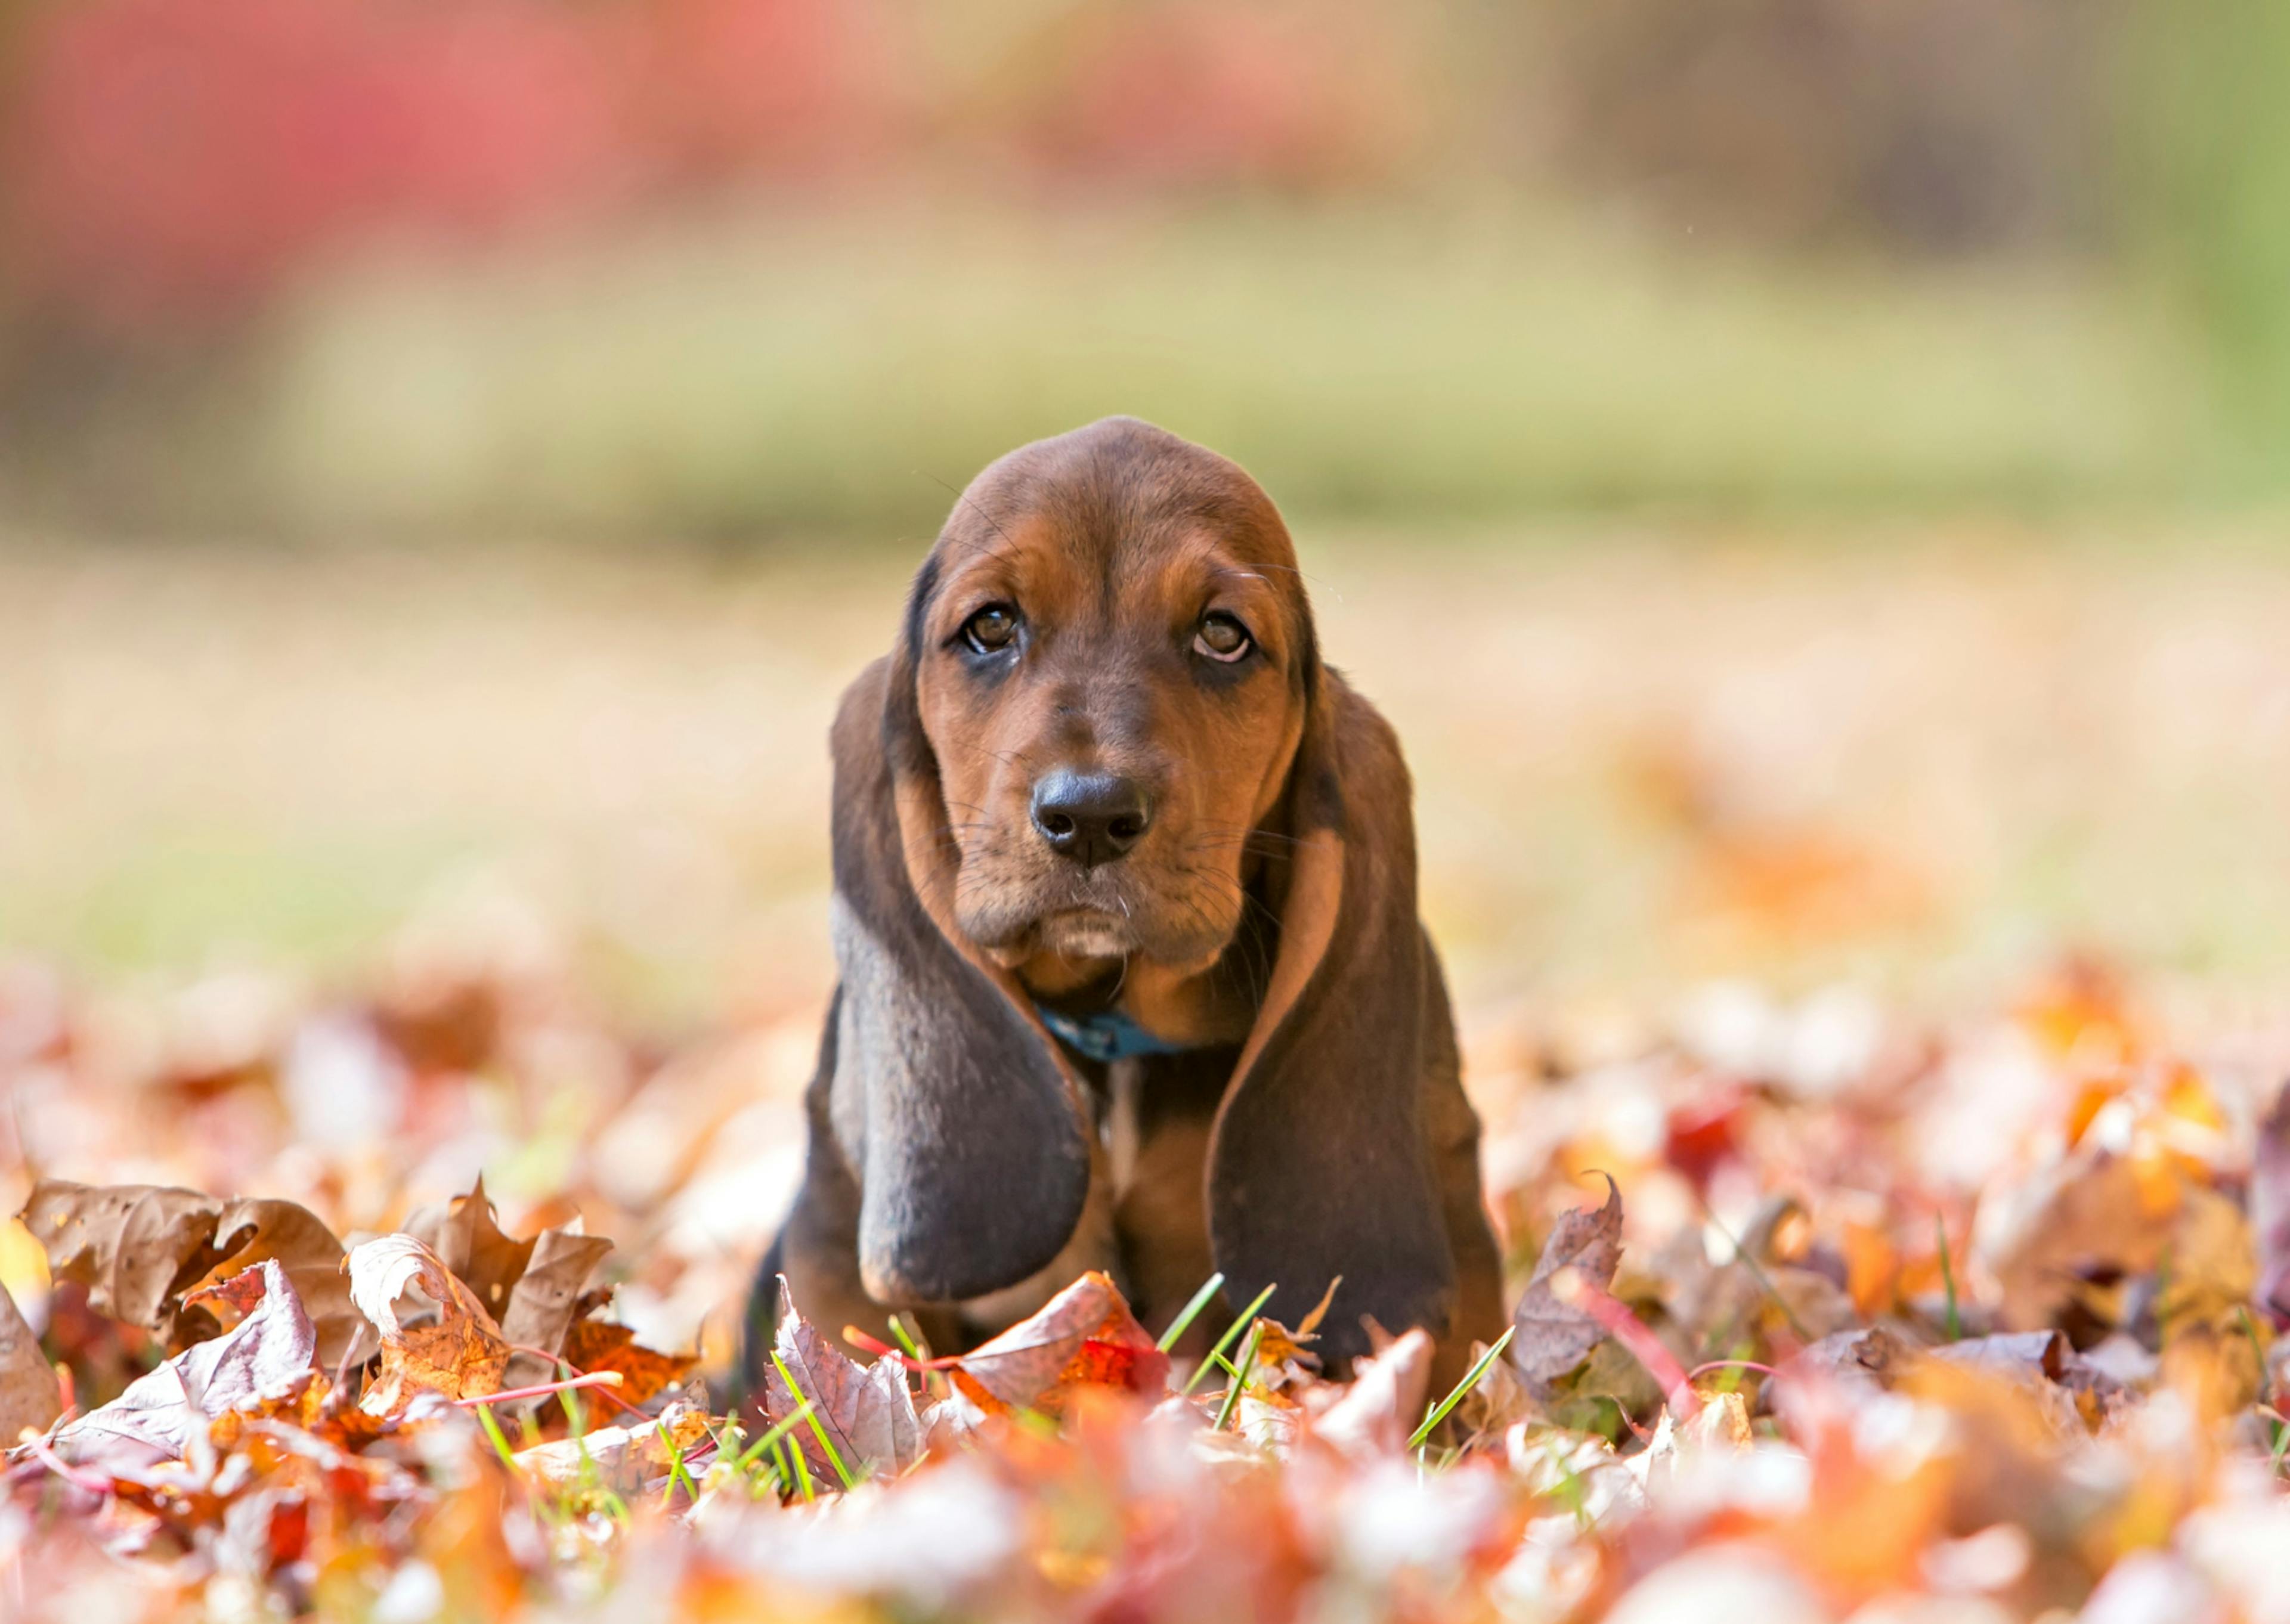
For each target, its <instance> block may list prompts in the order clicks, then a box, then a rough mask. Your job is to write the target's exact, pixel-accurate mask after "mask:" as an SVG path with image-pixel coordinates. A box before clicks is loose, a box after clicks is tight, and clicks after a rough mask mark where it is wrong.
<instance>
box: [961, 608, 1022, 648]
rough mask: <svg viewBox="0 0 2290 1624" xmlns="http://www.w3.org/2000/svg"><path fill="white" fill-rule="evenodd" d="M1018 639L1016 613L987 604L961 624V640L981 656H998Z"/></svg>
mask: <svg viewBox="0 0 2290 1624" xmlns="http://www.w3.org/2000/svg"><path fill="white" fill-rule="evenodd" d="M1017 637H1018V612H1017V611H1016V610H1015V609H1013V608H1012V607H1011V606H1010V605H1009V604H987V605H986V607H985V608H983V609H981V610H980V611H979V612H977V613H976V614H974V615H972V616H971V617H970V619H968V620H965V621H964V622H963V623H962V640H963V641H964V642H965V643H967V644H970V646H971V647H972V648H973V649H975V650H976V651H977V652H980V653H981V654H998V653H1000V652H1002V651H1003V650H1004V649H1006V648H1008V647H1009V646H1010V645H1011V644H1013V643H1014V642H1015V641H1017Z"/></svg>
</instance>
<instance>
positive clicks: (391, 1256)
mask: <svg viewBox="0 0 2290 1624" xmlns="http://www.w3.org/2000/svg"><path fill="white" fill-rule="evenodd" d="M349 1276H350V1298H351V1300H352V1301H354V1302H355V1303H356V1305H357V1308H358V1311H359V1312H360V1313H361V1314H364V1316H366V1318H368V1319H369V1320H372V1322H373V1324H374V1327H375V1329H376V1330H378V1331H380V1332H381V1374H380V1380H377V1381H376V1382H375V1384H374V1386H373V1388H372V1390H371V1391H369V1392H368V1393H367V1394H366V1396H365V1399H364V1404H362V1406H361V1407H362V1408H364V1410H365V1411H367V1412H369V1413H371V1414H374V1415H395V1414H397V1413H399V1412H402V1411H403V1410H404V1408H405V1406H406V1405H407V1404H411V1403H412V1401H413V1399H414V1397H415V1396H417V1395H419V1394H421V1393H425V1392H427V1393H437V1394H441V1395H443V1396H444V1397H447V1398H482V1397H484V1396H485V1395H486V1394H488V1393H498V1392H500V1388H501V1374H502V1372H504V1371H505V1370H506V1369H507V1368H508V1354H509V1350H508V1343H506V1342H504V1341H503V1340H501V1334H500V1326H498V1325H496V1324H493V1318H492V1315H490V1314H488V1313H486V1312H485V1308H484V1304H483V1303H481V1302H479V1301H478V1300H476V1296H475V1294H474V1293H472V1292H470V1290H469V1288H468V1286H466V1285H463V1284H461V1282H460V1280H459V1279H458V1278H457V1277H455V1276H454V1274H453V1272H452V1270H451V1269H449V1268H446V1267H445V1266H444V1264H443V1263H441V1262H439V1261H438V1260H437V1254H436V1252H432V1251H430V1250H429V1248H428V1247H427V1246H425V1245H423V1244H421V1243H420V1241H418V1240H416V1239H414V1238H413V1236H410V1235H385V1236H381V1237H380V1239H378V1240H372V1241H368V1242H366V1243H365V1244H364V1245H363V1246H360V1247H357V1248H356V1250H354V1251H353V1252H351V1253H350V1256H349ZM414 1285H419V1286H420V1288H421V1290H422V1291H423V1292H425V1293H427V1294H428V1297H429V1299H430V1300H432V1301H433V1302H435V1303H436V1305H437V1318H436V1321H435V1323H433V1324H421V1325H406V1324H403V1323H402V1322H401V1321H400V1320H399V1319H398V1316H397V1307H396V1305H397V1300H398V1298H399V1297H400V1296H402V1295H403V1294H404V1292H405V1291H406V1290H407V1288H408V1287H411V1286H414Z"/></svg>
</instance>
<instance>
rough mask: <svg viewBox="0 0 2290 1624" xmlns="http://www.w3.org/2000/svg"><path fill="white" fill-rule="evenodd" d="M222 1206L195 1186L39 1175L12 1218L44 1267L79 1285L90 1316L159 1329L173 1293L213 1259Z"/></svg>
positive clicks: (172, 1303)
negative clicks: (37, 1247)
mask: <svg viewBox="0 0 2290 1624" xmlns="http://www.w3.org/2000/svg"><path fill="white" fill-rule="evenodd" d="M222 1210H223V1204H222V1203H221V1202H219V1201H216V1200H214V1199H212V1197H210V1196H202V1195H201V1194H199V1193H198V1192H197V1191H196V1190H186V1189H174V1188H164V1187H161V1186H158V1185H152V1184H114V1185H102V1186H98V1185H88V1184H71V1183H67V1182H65V1181H64V1180H60V1179H43V1180H40V1182H39V1183H38V1184H37V1185H36V1186H34V1187H33V1189H32V1195H31V1199H29V1200H28V1201H27V1202H26V1203H25V1204H24V1210H23V1212H20V1213H19V1214H18V1217H19V1218H20V1219H21V1220H22V1221H23V1224H24V1227H25V1228H28V1229H29V1230H30V1231H31V1232H32V1234H33V1236H35V1237H36V1239H37V1240H38V1241H39V1243H40V1244H41V1246H42V1247H43V1248H44V1250H45V1251H46V1252H47V1254H48V1269H49V1272H50V1273H51V1274H52V1275H53V1276H55V1277H56V1278H57V1279H59V1280H75V1281H77V1282H78V1283H79V1284H82V1285H84V1286H86V1287H87V1288H88V1302H89V1304H90V1306H91V1307H92V1308H94V1309H95V1311H96V1312H97V1313H99V1314H104V1315H108V1316H110V1317H112V1318H113V1319H120V1320H125V1321H126V1322H127V1323H128V1324H132V1325H140V1326H141V1327H143V1328H144V1329H145V1330H147V1331H161V1332H164V1331H165V1330H166V1329H167V1327H168V1324H169V1322H170V1321H171V1320H172V1318H173V1317H174V1313H175V1297H176V1295H177V1293H178V1292H180V1291H181V1290H182V1289H183V1287H184V1286H185V1285H187V1284H189V1283H190V1282H192V1281H195V1280H196V1279H197V1278H198V1277H199V1276H201V1275H202V1274H204V1273H205V1272H206V1270H207V1268H208V1266H209V1265H210V1264H212V1262H214V1261H215V1258H214V1257H213V1255H212V1251H213V1246H212V1243H213V1240H214V1228H215V1219H216V1218H217V1217H218V1216H220V1213H221V1212H222Z"/></svg>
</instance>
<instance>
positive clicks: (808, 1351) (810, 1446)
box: [764, 1276, 926, 1484]
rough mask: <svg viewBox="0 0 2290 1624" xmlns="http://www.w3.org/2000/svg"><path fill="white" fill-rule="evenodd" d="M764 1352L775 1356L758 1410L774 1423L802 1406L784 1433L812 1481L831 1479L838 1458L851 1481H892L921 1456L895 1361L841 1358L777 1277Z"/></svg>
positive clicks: (910, 1399)
mask: <svg viewBox="0 0 2290 1624" xmlns="http://www.w3.org/2000/svg"><path fill="white" fill-rule="evenodd" d="M772 1347H773V1352H775V1353H776V1354H777V1355H778V1356H779V1358H778V1362H777V1363H776V1364H773V1366H772V1367H771V1368H770V1369H768V1370H766V1371H765V1372H764V1413H765V1417H766V1418H767V1419H769V1420H772V1421H774V1422H777V1421H782V1420H786V1419H787V1418H788V1417H789V1416H791V1415H793V1414H794V1413H795V1412H797V1411H798V1410H800V1409H801V1408H802V1407H803V1405H804V1404H805V1403H806V1402H808V1403H809V1404H810V1405H811V1406H812V1409H811V1414H810V1416H809V1418H808V1419H807V1420H803V1421H798V1422H797V1423H796V1424H795V1425H794V1426H793V1427H792V1428H789V1431H788V1436H789V1439H791V1440H792V1441H793V1442H794V1443H795V1444H796V1446H797V1448H799V1449H801V1450H802V1451H803V1453H804V1459H805V1460H806V1461H807V1462H809V1464H810V1466H811V1470H812V1476H813V1477H814V1478H816V1479H818V1480H819V1481H821V1482H823V1483H828V1484H834V1483H837V1482H839V1481H840V1478H839V1476H838V1475H837V1461H838V1460H839V1461H840V1464H841V1468H842V1470H843V1471H845V1472H848V1473H849V1474H850V1475H851V1476H852V1478H853V1480H854V1481H855V1480H856V1479H857V1478H858V1477H859V1476H861V1473H865V1474H869V1475H872V1476H897V1475H898V1474H899V1473H901V1472H903V1471H905V1470H906V1469H907V1468H909V1467H910V1466H912V1465H914V1464H915V1462H916V1461H917V1460H921V1459H922V1458H923V1454H924V1452H925V1447H926V1445H925V1441H924V1433H923V1424H922V1420H921V1419H920V1417H918V1416H917V1414H916V1412H915V1400H914V1395H913V1394H912V1393H910V1392H909V1391H908V1390H907V1372H906V1370H905V1367H904V1366H902V1365H901V1364H900V1362H899V1360H898V1358H897V1356H895V1355H892V1354H885V1355H884V1356H882V1357H881V1358H879V1359H877V1361H875V1363H874V1364H872V1365H871V1366H864V1367H862V1366H861V1365H860V1364H857V1363H856V1362H855V1361H853V1359H851V1358H849V1357H848V1356H845V1354H843V1353H842V1352H841V1351H840V1350H839V1349H837V1348H836V1347H835V1346H834V1344H832V1343H831V1342H829V1340H827V1339H826V1338H825V1337H823V1336H821V1334H820V1333H819V1332H818V1330H817V1329H816V1328H815V1327H814V1326H813V1324H811V1322H810V1321H809V1320H806V1319H805V1318H804V1316H802V1314H801V1313H800V1312H798V1311H797V1308H796V1306H795V1299H794V1297H793V1296H792V1295H790V1294H789V1291H788V1287H787V1279H786V1277H785V1276H781V1279H780V1319H779V1328H778V1330H777V1331H776V1332H774V1333H773V1340H772ZM781 1364H784V1365H785V1366H786V1367H787V1369H786V1373H785V1375H782V1374H781V1371H780V1368H779V1367H780V1365H781ZM789 1377H792V1378H793V1379H794V1382H795V1384H796V1386H797V1387H799V1388H802V1395H801V1396H800V1397H798V1396H797V1394H796V1392H795V1391H794V1389H793V1388H790V1387H789V1380H788V1379H789ZM813 1421H816V1422H817V1423H818V1424H819V1432H823V1433H825V1434H826V1442H825V1443H822V1442H821V1439H820V1436H819V1433H818V1432H813V1430H812V1427H811V1424H810V1423H811V1422H813ZM830 1444H831V1445H832V1446H833V1448H832V1452H831V1453H830V1451H829V1445H830Z"/></svg>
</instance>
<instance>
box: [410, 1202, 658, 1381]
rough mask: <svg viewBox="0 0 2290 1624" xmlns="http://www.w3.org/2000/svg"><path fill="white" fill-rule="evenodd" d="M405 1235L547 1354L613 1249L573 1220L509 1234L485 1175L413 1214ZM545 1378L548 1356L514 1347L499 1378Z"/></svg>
mask: <svg viewBox="0 0 2290 1624" xmlns="http://www.w3.org/2000/svg"><path fill="white" fill-rule="evenodd" d="M404 1233H406V1234H408V1235H411V1236H413V1237H415V1238H416V1239H417V1240H420V1242H421V1243H422V1244H425V1245H427V1246H428V1248H429V1250H430V1251H431V1252H435V1253H436V1255H437V1259H438V1260H439V1261H440V1262H442V1263H444V1266H445V1267H446V1268H449V1269H451V1270H452V1272H453V1273H454V1275H455V1276H458V1277H459V1278H460V1281H461V1282H462V1284H465V1285H467V1286H468V1288H469V1290H470V1291H471V1292H473V1293H475V1295H476V1299H477V1300H478V1301H479V1302H481V1303H483V1304H484V1308H485V1311H486V1312H487V1313H489V1314H491V1315H492V1316H493V1317H494V1318H495V1320H496V1321H498V1322H499V1324H500V1332H501V1336H502V1338H503V1340H506V1341H508V1342H509V1343H511V1344H512V1345H513V1346H514V1347H516V1348H540V1349H542V1350H543V1351H544V1352H547V1353H551V1354H555V1353H561V1352H563V1351H564V1335H565V1332H567V1331H568V1330H570V1329H571V1328H572V1325H573V1321H574V1320H575V1319H576V1318H577V1317H578V1316H579V1315H580V1313H581V1293H582V1291H583V1290H584V1289H585V1288H586V1286H587V1285H588V1283H589V1276H590V1275H592V1274H594V1273H595V1272H596V1268H597V1264H598V1263H600V1262H602V1261H603V1260H604V1258H605V1253H606V1252H610V1251H612V1249H613V1243H612V1242H611V1241H609V1240H606V1239H605V1237H604V1236H594V1235H588V1234H584V1233H583V1232H582V1231H581V1223H580V1220H578V1219H577V1218H576V1219H575V1220H573V1222H572V1223H570V1224H566V1225H564V1226H562V1227H561V1228H553V1229H543V1230H541V1231H540V1233H539V1234H537V1235H532V1236H525V1237H524V1239H522V1240H519V1239H517V1238H516V1237H514V1236H510V1235H508V1233H506V1232H505V1231H504V1230H503V1229H502V1228H501V1227H500V1222H499V1220H497V1218H496V1217H495V1215H494V1212H493V1205H492V1202H491V1201H490V1200H488V1199H487V1198H486V1196H485V1181H484V1178H483V1176H482V1175H481V1176H480V1177H479V1178H478V1180H477V1181H476V1184H475V1185H474V1186H473V1187H472V1188H470V1190H469V1193H468V1195H466V1196H454V1197H453V1198H452V1200H451V1201H447V1202H443V1203H439V1204H436V1205H432V1206H427V1207H422V1208H420V1210H418V1211H416V1212H413V1213H412V1214H411V1215H410V1216H409V1217H408V1218H407V1219H406V1220H405V1225H404ZM583 1368H584V1369H585V1368H587V1367H586V1366H583ZM504 1380H505V1381H506V1384H507V1385H508V1386H510V1387H528V1386H531V1385H532V1384H533V1383H536V1382H540V1381H545V1380H548V1364H547V1363H546V1362H545V1361H543V1360H541V1359H540V1358H538V1357H536V1356H533V1355H532V1354H524V1353H519V1354H513V1355H512V1356H511V1358H510V1364H509V1372H508V1376H507V1377H506V1378H505V1379H504Z"/></svg>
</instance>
